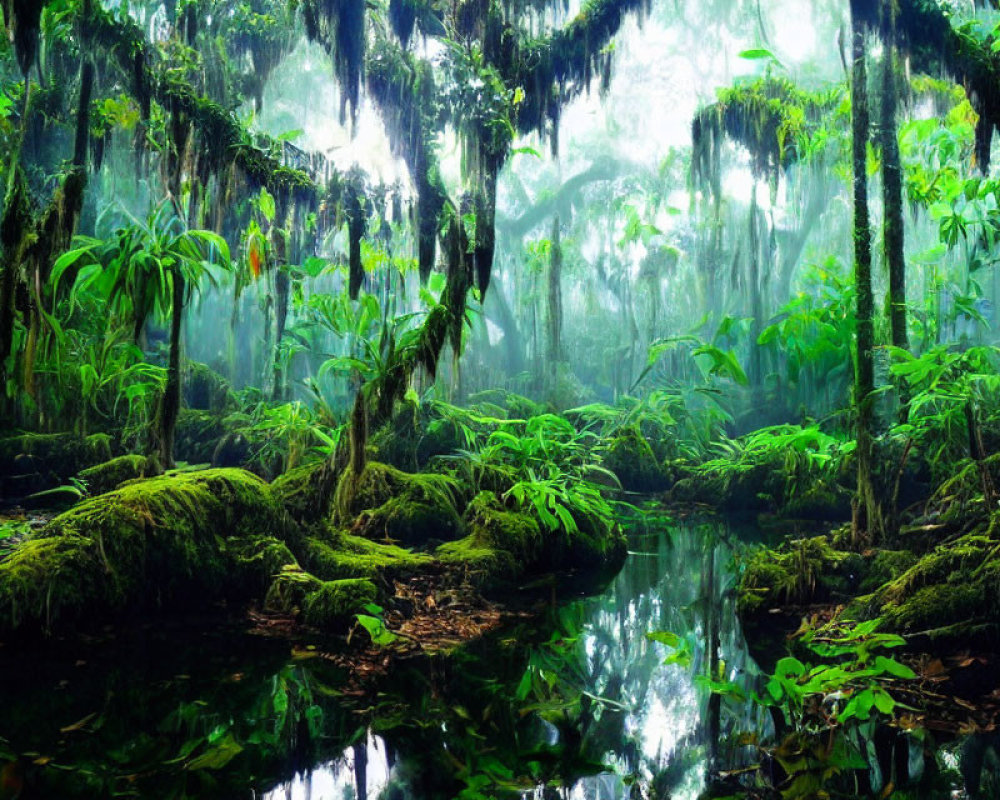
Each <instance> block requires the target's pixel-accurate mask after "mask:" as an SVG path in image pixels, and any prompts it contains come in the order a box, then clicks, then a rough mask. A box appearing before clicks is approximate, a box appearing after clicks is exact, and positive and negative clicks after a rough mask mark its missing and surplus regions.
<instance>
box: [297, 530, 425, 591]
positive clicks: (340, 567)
mask: <svg viewBox="0 0 1000 800" xmlns="http://www.w3.org/2000/svg"><path fill="white" fill-rule="evenodd" d="M432 561H433V559H432V558H431V557H430V556H429V555H427V554H425V553H414V552H412V551H410V550H406V549H404V548H402V547H397V546H396V545H391V544H383V543H381V542H373V541H371V540H370V539H366V538H364V537H363V536H354V535H351V534H350V533H347V532H344V531H338V530H322V531H320V532H318V533H315V534H313V535H310V536H307V537H306V538H305V541H304V542H303V545H302V556H301V563H302V564H303V566H305V567H306V568H307V569H308V570H310V571H311V572H313V573H315V574H316V575H318V576H319V577H320V578H322V579H323V580H339V579H344V578H368V579H370V580H375V579H380V580H392V579H394V578H399V577H403V576H406V575H410V574H413V573H415V572H417V571H418V570H419V569H421V568H426V567H427V566H428V565H430V564H431V563H432Z"/></svg>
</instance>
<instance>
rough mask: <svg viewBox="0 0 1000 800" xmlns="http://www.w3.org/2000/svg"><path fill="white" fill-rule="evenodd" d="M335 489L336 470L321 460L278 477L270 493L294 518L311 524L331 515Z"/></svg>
mask: <svg viewBox="0 0 1000 800" xmlns="http://www.w3.org/2000/svg"><path fill="white" fill-rule="evenodd" d="M336 487H337V473H336V471H335V470H334V469H333V467H332V466H331V465H330V463H329V462H328V461H318V462H315V463H313V464H303V465H302V466H301V467H296V468H295V469H291V470H289V471H288V472H286V473H285V474H283V475H279V476H278V477H277V478H275V479H274V482H273V483H272V484H271V492H272V494H273V495H274V499H275V500H276V501H277V502H278V503H280V504H281V505H282V506H283V507H284V509H285V511H287V512H288V513H289V515H291V517H292V518H293V519H295V520H297V521H298V522H305V523H312V522H318V521H320V520H323V519H326V518H327V517H329V516H330V513H331V503H332V502H333V494H334V491H335V490H336Z"/></svg>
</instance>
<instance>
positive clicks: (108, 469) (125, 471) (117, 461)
mask: <svg viewBox="0 0 1000 800" xmlns="http://www.w3.org/2000/svg"><path fill="white" fill-rule="evenodd" d="M162 472H163V468H162V467H161V466H160V462H159V461H158V460H157V459H156V457H155V456H152V457H146V456H137V455H129V456H118V458H112V459H111V460H110V461H105V462H104V463H103V464H98V465H97V466H94V467H88V468H87V469H85V470H82V471H81V472H80V474H79V477H80V480H82V481H83V482H84V483H86V485H87V491H88V492H89V493H90V494H91V496H94V495H99V494H104V493H105V492H110V491H111V490H112V489H116V488H118V487H119V486H121V485H122V484H123V483H125V482H126V481H131V480H135V479H136V478H149V477H154V476H156V475H160V474H161V473H162Z"/></svg>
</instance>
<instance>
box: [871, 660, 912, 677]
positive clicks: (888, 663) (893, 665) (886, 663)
mask: <svg viewBox="0 0 1000 800" xmlns="http://www.w3.org/2000/svg"><path fill="white" fill-rule="evenodd" d="M875 669H877V670H881V671H882V672H884V673H886V674H888V675H893V676H895V677H897V678H905V679H907V680H911V679H913V678H916V677H917V674H916V673H915V672H914V671H913V670H912V669H910V668H909V667H908V666H906V665H905V664H900V663H899V662H898V661H896V660H895V659H892V658H886V657H885V656H876V657H875Z"/></svg>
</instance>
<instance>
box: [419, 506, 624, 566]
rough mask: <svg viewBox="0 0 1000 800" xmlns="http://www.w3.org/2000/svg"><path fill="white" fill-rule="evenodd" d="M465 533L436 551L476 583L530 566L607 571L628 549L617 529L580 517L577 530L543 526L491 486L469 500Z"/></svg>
mask: <svg viewBox="0 0 1000 800" xmlns="http://www.w3.org/2000/svg"><path fill="white" fill-rule="evenodd" d="M465 521H466V524H467V526H468V528H469V530H470V533H469V535H468V536H466V537H465V538H463V539H459V540H458V541H455V542H448V543H446V544H443V545H441V546H440V547H438V548H437V550H436V551H435V555H436V557H437V558H438V560H439V561H440V562H441V563H442V564H444V565H445V566H451V567H457V566H461V567H462V568H463V569H465V570H466V572H467V574H468V576H469V577H472V578H473V579H474V580H475V581H476V582H477V583H480V584H484V585H489V586H492V585H495V584H497V583H502V582H503V581H506V580H512V579H515V578H518V577H520V576H523V575H525V574H529V573H532V572H540V571H546V570H551V569H581V570H585V571H588V572H599V573H600V572H610V571H613V570H617V569H618V568H620V566H621V564H622V562H623V561H624V559H625V555H626V545H625V537H624V536H623V535H622V533H621V531H620V530H618V529H617V528H616V527H615V528H608V527H605V526H603V525H600V524H598V523H596V522H595V521H593V520H589V519H585V518H582V517H581V518H580V519H579V520H578V523H579V528H578V530H576V531H574V532H572V533H570V532H569V531H566V530H559V531H550V530H547V529H543V527H542V526H541V525H540V524H539V522H538V520H537V519H535V518H534V516H533V515H531V514H528V513H525V512H519V511H512V510H510V509H508V508H506V507H505V506H504V505H503V503H501V502H500V500H499V499H498V498H497V496H496V495H494V494H493V493H491V492H480V493H479V494H478V495H477V496H476V498H475V499H474V500H473V501H472V503H470V504H469V507H468V509H467V510H466V513H465Z"/></svg>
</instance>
